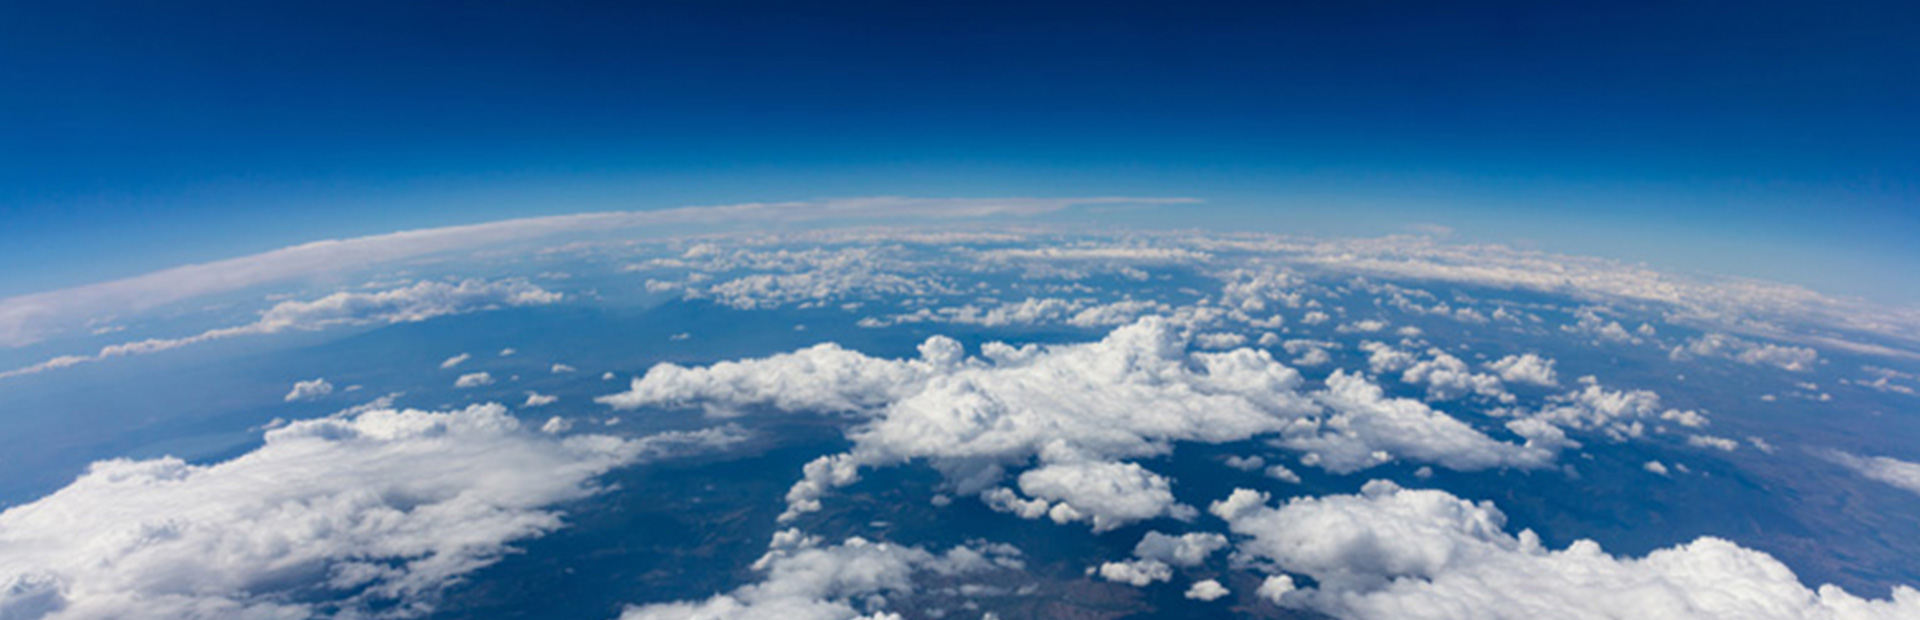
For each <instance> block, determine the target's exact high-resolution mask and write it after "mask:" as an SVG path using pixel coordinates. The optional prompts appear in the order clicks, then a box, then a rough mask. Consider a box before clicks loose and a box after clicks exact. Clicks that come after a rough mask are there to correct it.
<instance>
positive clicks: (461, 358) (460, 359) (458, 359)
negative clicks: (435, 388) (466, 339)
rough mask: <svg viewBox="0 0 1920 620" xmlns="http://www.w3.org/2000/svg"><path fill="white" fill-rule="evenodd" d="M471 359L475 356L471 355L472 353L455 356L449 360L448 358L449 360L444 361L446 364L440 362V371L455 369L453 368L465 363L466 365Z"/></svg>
mask: <svg viewBox="0 0 1920 620" xmlns="http://www.w3.org/2000/svg"><path fill="white" fill-rule="evenodd" d="M470 359H473V354H471V353H461V354H459V355H455V356H453V357H449V358H447V360H446V361H444V362H440V369H441V370H448V369H451V368H453V367H455V366H459V365H461V364H463V363H466V361H467V360H470Z"/></svg>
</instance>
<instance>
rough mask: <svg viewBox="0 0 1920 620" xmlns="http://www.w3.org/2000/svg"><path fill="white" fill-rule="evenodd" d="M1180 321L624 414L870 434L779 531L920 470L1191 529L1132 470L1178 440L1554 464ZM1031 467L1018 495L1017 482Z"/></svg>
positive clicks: (814, 362) (838, 373) (1326, 459)
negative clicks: (808, 416) (689, 414)
mask: <svg viewBox="0 0 1920 620" xmlns="http://www.w3.org/2000/svg"><path fill="white" fill-rule="evenodd" d="M1189 338H1190V335H1189V334H1187V333H1186V331H1183V330H1182V329H1181V327H1180V325H1178V324H1177V323H1176V322H1174V321H1169V320H1166V319H1163V318H1159V317H1148V318H1146V319H1142V320H1141V321H1139V322H1137V323H1134V324H1132V325H1129V326H1126V327H1122V328H1119V329H1116V330H1114V331H1113V332H1112V333H1110V334H1109V335H1108V336H1107V337H1106V338H1104V339H1102V340H1100V341H1097V342H1091V343H1085V344H1076V345H1062V346H1053V347H1047V348H1041V347H1036V346H1032V345H1029V346H1025V347H1020V348H1015V347H1013V346H1010V345H1006V344H1001V343H990V344H988V345H986V346H984V347H983V348H982V351H981V357H968V356H967V355H966V353H965V351H963V350H962V347H961V345H960V344H959V343H958V342H955V341H953V340H951V339H947V338H944V337H934V338H931V339H929V340H927V341H926V342H925V343H924V344H922V345H921V348H920V350H921V355H920V357H919V358H917V359H904V360H893V359H883V358H876V357H869V356H866V355H863V354H860V353H857V352H853V351H848V350H845V349H843V348H840V347H838V346H834V345H831V344H826V345H820V346H816V347H812V348H808V349H803V350H800V351H796V352H793V353H787V354H781V355H775V356H772V357H767V358H761V359H751V360H744V361H738V362H723V363H719V364H715V365H712V366H708V367H704V368H685V367H681V366H676V365H672V364H662V365H660V366H656V367H654V368H653V369H651V370H649V371H648V372H647V374H646V375H645V376H643V377H641V378H639V379H635V380H634V381H633V383H632V386H631V387H630V389H629V390H628V391H626V392H621V393H618V394H614V395H610V396H606V397H602V398H601V399H600V401H601V402H603V403H606V404H609V405H612V406H614V407H616V408H637V407H688V406H700V407H704V408H706V409H707V411H708V412H710V413H712V414H715V415H722V416H724V415H730V414H732V413H735V412H739V411H742V410H750V409H755V408H758V409H764V410H775V411H786V412H804V411H820V412H842V413H849V414H853V415H856V416H860V417H861V418H862V422H861V423H859V424H857V425H856V426H855V427H854V428H853V429H852V430H851V431H849V437H850V438H851V439H852V440H853V441H854V447H853V448H852V449H851V450H850V451H849V452H846V453H844V454H836V455H831V456H827V457H822V458H820V459H819V460H816V461H815V462H813V463H811V464H809V465H808V466H807V467H806V468H805V471H804V478H803V480H801V481H800V482H799V483H798V484H796V485H795V486H794V487H793V489H792V491H791V492H790V494H789V495H788V503H789V511H788V513H787V515H786V517H785V518H789V519H790V518H793V517H795V516H797V515H799V514H801V513H805V512H810V511H813V510H817V509H818V508H819V501H820V499H821V498H822V497H823V496H825V495H826V494H828V493H829V492H830V491H831V490H832V489H834V488H836V487H840V486H844V485H847V484H851V483H853V482H856V481H857V480H858V479H859V472H860V470H861V469H863V468H872V467H884V466H890V465H896V464H900V463H904V462H907V461H913V460H924V461H925V462H927V463H929V464H931V465H932V466H933V467H935V468H936V469H938V470H940V471H941V472H942V473H943V474H944V475H945V477H946V480H947V482H948V484H949V485H950V486H952V487H953V488H954V490H956V491H957V492H959V493H962V494H979V495H980V496H981V498H982V499H983V500H985V501H987V503H988V504H989V505H991V506H993V507H995V508H997V509H1001V510H1006V511H1009V512H1013V513H1016V514H1019V515H1021V516H1023V517H1028V518H1041V517H1046V518H1050V519H1053V520H1054V521H1057V522H1061V523H1068V522H1086V523H1089V524H1091V525H1092V526H1093V528H1094V529H1095V530H1106V529H1111V528H1114V527H1119V526H1122V525H1125V524H1127V523H1132V522H1135V521H1140V520H1144V519H1151V518H1155V517H1162V516H1165V517H1174V518H1188V517H1191V516H1192V515H1193V514H1194V509H1192V508H1191V507H1187V506H1182V505H1180V504H1178V503H1177V502H1176V501H1175V500H1174V498H1173V495H1172V493H1171V492H1170V490H1169V488H1170V486H1171V481H1169V480H1168V479H1167V478H1165V477H1163V476H1161V475H1159V474H1157V473H1155V472H1153V471H1151V470H1149V469H1147V468H1145V467H1143V466H1141V465H1139V464H1138V463H1133V462H1129V461H1130V460H1131V459H1139V458H1145V457H1153V456H1158V455H1164V454H1166V453H1168V452H1169V451H1170V450H1171V449H1172V444H1173V443H1174V442H1177V441H1195V442H1209V443H1220V442H1229V441H1238V440H1244V439H1249V438H1252V437H1256V436H1266V435H1272V436H1274V441H1276V442H1278V443H1279V445H1282V446H1286V447H1289V448H1292V449H1295V450H1298V451H1300V452H1302V453H1305V457H1304V460H1305V461H1306V462H1308V463H1309V464H1317V465H1320V466H1322V467H1325V468H1328V469H1331V470H1335V471H1342V472H1345V471H1355V470H1359V469H1363V468H1366V467H1370V466H1373V465H1376V464H1379V463H1383V462H1387V461H1391V460H1394V459H1395V458H1411V459H1415V460H1421V461H1426V462H1433V463H1436V464H1440V465H1443V466H1446V467H1451V468H1456V469H1485V468H1491V467H1508V466H1511V467H1540V466H1545V465H1546V464H1548V463H1549V462H1550V461H1551V459H1552V456H1553V454H1552V452H1551V451H1550V450H1547V449H1544V448H1540V447H1536V446H1529V445H1519V444H1513V443H1507V442H1502V441H1499V440H1495V439H1493V438H1491V437H1488V436H1487V435H1485V434H1483V433H1481V432H1480V431H1478V430H1475V429H1474V428H1473V427H1471V426H1469V425H1467V424H1465V423H1463V422H1461V421H1459V420H1457V419H1454V418H1452V417H1449V416H1447V415H1445V414H1443V413H1440V412H1437V411H1434V410H1433V409H1431V408H1428V407H1427V406H1425V405H1423V404H1421V403H1419V402H1418V401H1413V400H1407V399H1393V398H1387V397H1385V396H1383V395H1382V393H1381V390H1380V388H1379V387H1378V386H1377V385H1373V384H1372V383H1371V382H1369V381H1368V380H1366V379H1365V378H1363V377H1360V376H1357V375H1345V374H1336V376H1335V378H1334V379H1333V380H1330V381H1329V387H1328V389H1326V390H1323V391H1319V392H1314V393H1311V394H1309V393H1306V392H1303V391H1302V390H1301V389H1300V388H1301V383H1302V381H1301V378H1300V376H1299V374H1298V373H1297V372H1295V371H1294V370H1293V369H1291V368H1288V367H1286V366H1285V365H1283V364H1281V363H1279V362H1277V361H1275V360H1274V359H1273V358H1272V357H1271V355H1270V354H1268V353H1267V352H1265V351H1261V350H1256V349H1249V348H1241V349H1234V350H1231V351H1223V352H1205V353H1203V352H1189V351H1188V340H1189ZM1028 465H1033V467H1032V468H1031V469H1028V470H1026V471H1025V472H1024V473H1021V474H1020V475H1019V476H1018V477H1017V480H1016V483H1015V485H1014V486H1013V487H1008V486H1003V484H1004V483H1005V481H1006V478H1007V470H1008V469H1009V468H1019V467H1025V466H1028Z"/></svg>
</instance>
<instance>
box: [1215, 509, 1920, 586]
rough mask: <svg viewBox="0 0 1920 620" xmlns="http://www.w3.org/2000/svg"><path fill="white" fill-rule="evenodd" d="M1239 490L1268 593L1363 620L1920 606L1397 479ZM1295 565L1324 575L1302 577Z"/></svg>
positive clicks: (1243, 529) (1252, 554)
mask: <svg viewBox="0 0 1920 620" xmlns="http://www.w3.org/2000/svg"><path fill="white" fill-rule="evenodd" d="M1267 500H1268V498H1267V496H1266V494H1264V493H1259V492H1256V491H1252V490H1248V489H1240V490H1237V491H1235V492H1234V493H1233V495H1232V496H1231V497H1229V498H1228V499H1226V500H1223V501H1220V502H1216V503H1215V504H1214V505H1213V506H1212V512H1213V513H1214V514H1215V515H1217V516H1219V517H1220V518H1222V519H1225V520H1226V521H1227V522H1228V524H1229V525H1230V527H1231V528H1232V530H1233V532H1234V533H1235V534H1238V535H1240V536H1241V537H1242V538H1241V539H1240V541H1239V543H1238V546H1237V551H1236V553H1237V556H1238V557H1239V558H1240V559H1241V561H1242V562H1246V563H1249V564H1252V565H1254V566H1256V567H1258V568H1260V569H1261V570H1263V571H1265V572H1268V573H1269V574H1270V575H1272V576H1273V577H1272V578H1270V579H1269V580H1268V586H1269V587H1263V588H1261V593H1262V594H1263V595H1264V596H1267V597H1269V598H1271V599H1272V600H1274V601H1275V602H1277V603H1279V604H1281V605H1283V606H1286V607H1292V608H1299V609H1310V610H1314V611H1317V612H1320V613H1325V614H1328V615H1332V616H1335V617H1339V618H1347V619H1352V620H1373V619H1382V620H1384V619H1396V620H1402V619H1404V620H1418V619H1421V618H1435V619H1456V618H1490V619H1503V618H1511V619H1515V620H1518V619H1523V618H1595V619H1598V618H1671V619H1676V620H1687V619H1696V618H1697V619H1715V620H1718V619H1725V618H1744V619H1753V620H1769V619H1778V620H1801V619H1815V618H1818V619H1826V620H1856V619H1857V620H1866V619H1893V618H1912V617H1916V614H1920V591H1916V590H1914V589H1912V588H1908V587H1905V586H1901V587H1897V588H1896V589H1895V590H1894V593H1893V598H1892V599H1886V600H1867V599H1862V598H1859V597H1856V596H1854V595H1851V594H1848V593H1847V592H1846V591H1844V590H1841V589H1840V588H1837V587H1834V586H1822V587H1820V588H1818V589H1817V590H1810V589H1808V588H1807V587H1806V586H1803V585H1801V583H1800V582H1799V580H1798V579H1797V578H1796V577H1795V576H1794V574H1793V572H1792V571H1791V570H1788V569H1787V567H1786V566H1785V565H1783V564H1781V563H1780V562H1779V561H1778V560H1775V559H1774V558H1772V557H1771V556H1768V555H1767V554H1765V553H1761V552H1758V551H1753V550H1750V549H1745V548H1742V547H1740V546H1738V545H1735V544H1733V543H1731V542H1728V541H1725V540H1721V539H1717V538H1701V539H1698V540H1695V541H1693V542H1691V543H1687V544H1684V545H1680V546H1676V547H1669V548H1665V549H1660V550H1656V551H1654V552H1653V553H1651V554H1649V555H1647V556H1646V557H1641V558H1631V557H1619V556H1613V555H1609V554H1607V553H1606V552H1604V551H1602V550H1601V549H1600V546H1599V545H1598V544H1595V543H1594V542H1592V541H1587V540H1582V541H1577V542H1575V543H1573V544H1572V545H1571V546H1569V547H1568V548H1566V549H1562V550H1553V549H1548V548H1546V547H1545V546H1543V545H1542V544H1541V542H1540V539H1539V537H1538V536H1535V535H1534V534H1533V532H1532V531H1530V530H1523V531H1521V532H1520V534H1519V535H1517V536H1515V535H1509V534H1507V533H1505V531H1504V530H1503V528H1504V526H1505V522H1506V517H1505V515H1503V514H1502V513H1501V512H1500V511H1499V509H1497V508H1494V507H1493V505H1492V504H1491V503H1487V502H1481V503H1473V502H1469V501H1466V500H1462V499H1460V498H1458V497H1454V496H1453V495H1450V494H1448V493H1446V492H1443V491H1435V490H1408V489H1403V488H1400V487H1398V486H1396V485H1394V484H1393V483H1390V482H1386V481H1374V482H1372V483H1369V484H1368V485H1367V486H1366V488H1365V490H1364V491H1363V492H1362V493H1360V494H1358V495H1334V496H1327V497H1319V498H1296V499H1293V500H1289V501H1288V502H1286V503H1284V504H1282V505H1279V506H1277V507H1275V506H1270V505H1268V502H1267ZM1293 575H1304V576H1308V577H1311V578H1313V580H1314V583H1316V584H1317V585H1316V586H1315V587H1311V588H1297V587H1293V584H1294V583H1295V580H1293V579H1292V576H1293Z"/></svg>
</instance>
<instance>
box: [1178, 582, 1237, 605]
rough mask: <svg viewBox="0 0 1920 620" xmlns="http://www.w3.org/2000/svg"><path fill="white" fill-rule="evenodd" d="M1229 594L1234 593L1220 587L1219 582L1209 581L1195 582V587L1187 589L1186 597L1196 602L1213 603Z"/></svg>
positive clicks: (1224, 587)
mask: <svg viewBox="0 0 1920 620" xmlns="http://www.w3.org/2000/svg"><path fill="white" fill-rule="evenodd" d="M1228 594H1232V592H1231V591H1228V590H1227V587H1226V586H1223V585H1220V582H1218V581H1214V580H1212V579H1207V580H1204V581H1195V582H1193V586H1192V587H1189V588H1187V594H1186V596H1187V598H1190V599H1193V600H1196V601H1211V600H1215V599H1218V598H1220V597H1223V596H1226V595H1228Z"/></svg>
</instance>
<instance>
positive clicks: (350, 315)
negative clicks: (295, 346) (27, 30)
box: [0, 280, 561, 379]
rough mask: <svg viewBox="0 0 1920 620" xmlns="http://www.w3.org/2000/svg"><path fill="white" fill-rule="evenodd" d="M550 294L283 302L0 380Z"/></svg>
mask: <svg viewBox="0 0 1920 620" xmlns="http://www.w3.org/2000/svg"><path fill="white" fill-rule="evenodd" d="M560 299H561V295H560V294H559V293H554V292H550V291H547V290H545V289H542V288H540V287H538V286H534V285H532V284H529V283H527V282H525V281H523V280H500V281H486V280H465V281H462V282H459V283H457V284H455V283H448V282H436V281H427V282H419V283H415V284H413V285H411V286H404V287H399V288H394V289H388V290H384V291H376V292H370V293H369V292H360V291H343V292H339V293H334V294H331V295H327V296H325V297H321V298H319V299H315V300H312V301H283V302H280V303H278V304H274V305H273V307H271V308H268V309H267V310H265V311H264V312H261V313H260V318H259V319H258V320H256V321H254V322H252V323H248V324H245V325H239V326H234V327H222V328H218V329H210V330H207V331H204V332H201V333H199V334H197V335H193V336H188V337H185V338H150V339H147V340H141V341H137V342H126V343H121V344H116V345H111V346H107V347H104V348H102V349H100V350H99V351H98V352H96V353H94V354H92V355H68V356H62V357H56V358H53V359H50V360H47V361H44V362H40V363H38V364H34V365H32V366H26V367H23V368H17V369H14V370H9V371H5V372H0V379H5V378H8V377H13V376H19V375H25V374H32V373H37V372H44V371H47V370H52V369H55V368H64V367H67V366H73V365H76V364H83V363H91V362H99V361H103V360H108V359H113V358H117V357H126V356H131V355H145V354H149V353H158V352H161V351H167V350H171V349H177V348H180V347H184V346H188V345H194V344H199V343H202V342H208V341H213V340H222V339H226V338H236V337H241V336H263V335H269V334H278V333H282V332H287V331H314V330H321V329H326V328H329V327H335V326H340V325H380V324H392V323H407V322H415V321H424V320H427V319H431V318H434V317H439V316H445V315H449V314H462V313H467V312H475V311H480V310H486V309H490V308H497V307H502V306H528V305H541V304H550V303H554V302H557V301H559V300H560Z"/></svg>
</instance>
